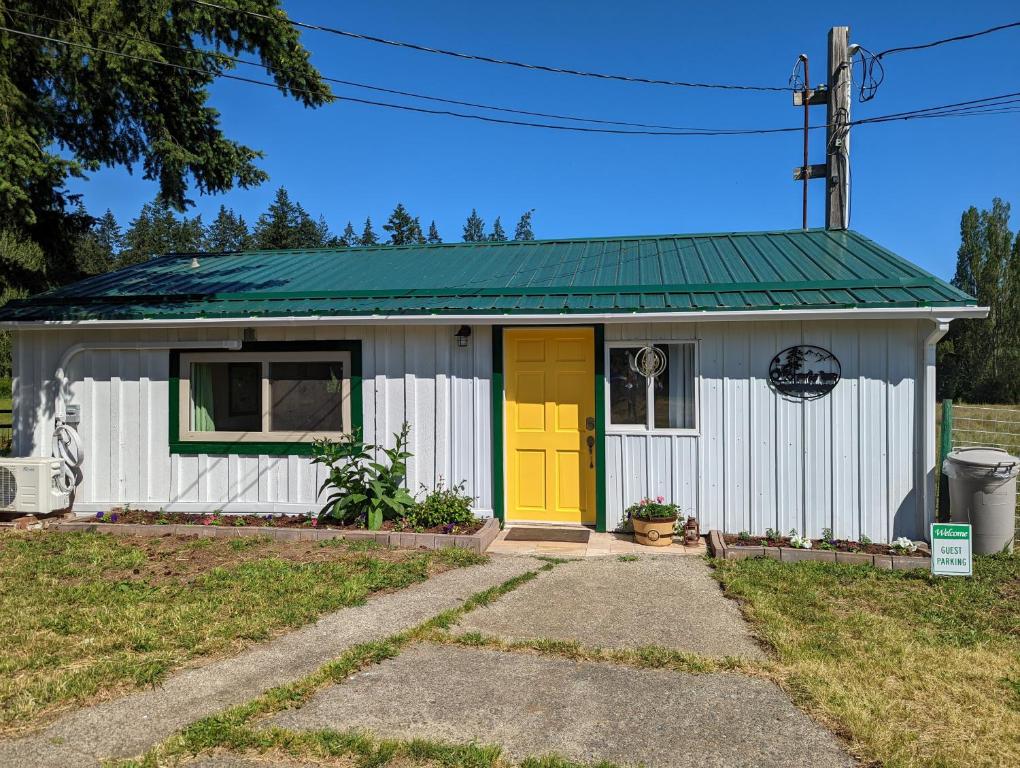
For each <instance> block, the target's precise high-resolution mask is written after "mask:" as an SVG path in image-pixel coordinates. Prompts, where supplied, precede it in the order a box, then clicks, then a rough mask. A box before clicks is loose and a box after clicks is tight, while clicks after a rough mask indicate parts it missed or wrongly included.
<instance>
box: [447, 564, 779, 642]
mask: <svg viewBox="0 0 1020 768" xmlns="http://www.w3.org/2000/svg"><path fill="white" fill-rule="evenodd" d="M456 631H459V632H471V631H473V632H481V633H482V634H484V635H495V636H497V637H500V638H503V639H505V640H529V639H534V638H543V639H549V640H576V641H577V642H579V643H581V644H583V645H589V646H596V647H599V648H637V647H639V646H643V645H659V646H663V647H666V648H674V649H676V650H681V651H689V652H691V653H698V654H701V655H703V656H744V657H748V658H761V657H762V656H763V653H762V650H761V648H760V647H759V646H758V644H757V643H756V642H755V640H754V638H753V636H752V635H751V632H750V629H749V627H748V625H747V623H746V622H745V621H744V619H743V617H742V616H741V615H740V611H739V610H738V608H737V605H736V603H734V602H733V601H732V600H728V599H727V598H725V597H724V596H723V594H722V591H721V590H720V589H719V585H718V584H717V583H716V581H715V579H713V578H712V576H711V572H710V570H709V567H708V566H707V565H706V564H705V563H704V561H702V560H701V559H700V558H687V557H670V556H655V555H641V556H639V557H638V559H637V560H633V561H620V560H618V559H617V558H615V557H614V558H598V559H595V558H593V559H586V560H583V561H577V562H571V563H564V564H562V565H558V566H556V568H555V569H554V570H553V571H552V572H550V573H548V574H543V576H542V578H541V579H535V580H534V581H531V582H529V583H528V584H524V585H523V586H521V587H519V588H518V589H516V590H514V591H513V592H511V593H510V594H508V595H505V596H504V597H503V598H502V599H500V600H499V601H498V602H496V603H493V604H492V605H489V606H486V607H483V608H479V609H477V610H474V611H472V612H471V613H469V614H467V615H466V616H464V618H463V619H461V622H460V624H459V625H458V626H457V630H456Z"/></svg>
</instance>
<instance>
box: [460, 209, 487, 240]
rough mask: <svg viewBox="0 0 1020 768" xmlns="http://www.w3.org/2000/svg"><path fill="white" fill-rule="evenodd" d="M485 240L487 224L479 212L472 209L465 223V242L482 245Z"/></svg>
mask: <svg viewBox="0 0 1020 768" xmlns="http://www.w3.org/2000/svg"><path fill="white" fill-rule="evenodd" d="M483 240H485V222H484V221H482V217H481V216H479V215H478V211H476V210H475V209H474V208H472V209H471V215H470V216H468V218H467V221H466V222H464V242H465V243H480V242H482V241H483Z"/></svg>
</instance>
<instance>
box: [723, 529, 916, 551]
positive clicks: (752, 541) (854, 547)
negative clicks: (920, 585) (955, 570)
mask: <svg viewBox="0 0 1020 768" xmlns="http://www.w3.org/2000/svg"><path fill="white" fill-rule="evenodd" d="M723 541H725V542H726V544H728V545H730V546H735V547H791V546H792V545H791V544H790V538H789V537H788V536H780V537H778V538H775V539H770V538H767V537H765V536H744V537H741V536H738V535H735V534H732V533H724V534H723ZM823 544H825V545H828V546H823ZM812 548H813V549H821V550H835V551H836V552H861V553H862V554H866V555H889V554H895V555H898V556H900V557H928V553H927V552H924V551H922V550H921V549H917V550H915V551H913V552H900V551H898V550H894V549H893V548H892V547H891V546H889V545H888V544H874V543H872V544H861V542H859V541H852V540H850V539H831V540H830V541H826V542H822V541H817V542H816V543H815V544H814V545H813V546H812Z"/></svg>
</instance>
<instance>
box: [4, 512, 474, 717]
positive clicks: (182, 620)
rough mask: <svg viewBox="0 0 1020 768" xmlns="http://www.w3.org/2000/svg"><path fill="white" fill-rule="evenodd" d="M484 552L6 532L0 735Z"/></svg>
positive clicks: (334, 542) (339, 543) (157, 678)
mask: <svg viewBox="0 0 1020 768" xmlns="http://www.w3.org/2000/svg"><path fill="white" fill-rule="evenodd" d="M484 559H485V558H484V557H481V556H478V555H474V554H471V553H469V552H467V551H465V550H461V549H444V550H439V551H436V552H418V551H403V550H390V549H384V548H366V547H365V546H364V544H361V545H360V546H355V545H354V544H348V543H345V542H343V541H342V540H330V541H326V542H277V541H271V540H269V539H268V538H253V539H197V538H190V537H161V538H157V539H141V538H120V537H114V536H110V535H107V534H98V533H50V532H47V533H32V534H14V533H9V534H6V535H3V536H0V637H2V638H3V643H2V644H0V734H8V735H9V734H10V733H11V732H12V731H15V730H17V729H19V728H21V727H23V726H24V725H25V724H26V723H28V722H29V721H30V720H32V719H35V718H38V717H39V716H40V715H47V714H52V713H54V712H56V711H58V710H61V709H64V708H66V707H68V706H71V705H76V704H83V703H87V702H90V701H94V700H97V699H99V698H103V697H105V696H109V695H111V694H113V693H115V692H118V691H122V690H126V689H130V688H132V687H139V686H147V685H152V684H154V683H157V682H159V681H160V680H161V679H163V678H164V677H165V676H166V675H167V673H168V672H169V671H170V670H171V669H173V668H174V667H176V666H179V665H180V664H182V663H184V662H186V661H188V660H191V659H195V658H197V657H212V656H222V655H225V654H229V653H234V652H237V651H238V650H240V649H241V648H243V647H244V646H245V645H248V644H251V643H252V642H255V641H259V640H265V639H267V638H269V637H271V636H272V635H273V634H274V633H277V632H279V631H281V630H284V629H287V628H292V627H297V626H300V625H302V624H306V623H308V622H310V621H312V620H313V619H315V618H316V617H318V616H319V615H321V614H322V613H324V612H327V611H331V610H335V609H338V608H342V607H344V606H350V605H356V604H358V603H360V602H362V601H363V600H364V599H365V598H366V597H367V596H369V595H371V594H372V593H374V592H379V591H380V590H394V589H401V588H403V587H407V586H409V585H411V584H414V583H416V582H420V581H423V580H425V579H427V578H429V576H430V575H433V574H435V573H437V572H439V571H442V570H446V569H449V568H452V567H458V566H464V565H471V564H474V563H478V562H482V561H484Z"/></svg>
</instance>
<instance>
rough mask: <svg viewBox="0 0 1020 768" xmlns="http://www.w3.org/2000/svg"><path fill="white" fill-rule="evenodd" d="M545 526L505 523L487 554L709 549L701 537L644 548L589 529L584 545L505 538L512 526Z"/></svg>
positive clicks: (629, 539) (680, 552)
mask: <svg viewBox="0 0 1020 768" xmlns="http://www.w3.org/2000/svg"><path fill="white" fill-rule="evenodd" d="M549 527H550V526H545V525H508V526H507V527H506V528H504V529H503V530H502V531H500V532H499V535H498V536H496V538H495V539H494V540H493V542H492V544H490V545H489V548H488V549H487V550H486V552H488V553H489V554H503V555H551V556H554V557H606V556H607V555H648V554H656V555H704V554H705V553H706V552H708V547H707V546H706V545H705V540H704V539H699V540H698V542H697V543H696V544H690V545H685V544H682V543H679V542H677V541H674V542H673V544H672V545H671V546H668V547H646V546H644V545H642V544H638V543H637V542H636V541H634V535H633V534H630V533H614V532H605V533H600V532H599V531H590V532H589V534H590V535H589V536H588V541H586V542H585V543H583V544H578V543H574V542H566V541H507V540H506V537H507V534H508V533H510V531H511V530H513V529H514V528H539V529H548V528H549Z"/></svg>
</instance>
